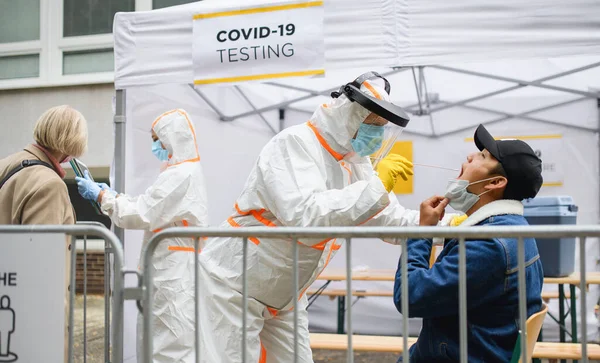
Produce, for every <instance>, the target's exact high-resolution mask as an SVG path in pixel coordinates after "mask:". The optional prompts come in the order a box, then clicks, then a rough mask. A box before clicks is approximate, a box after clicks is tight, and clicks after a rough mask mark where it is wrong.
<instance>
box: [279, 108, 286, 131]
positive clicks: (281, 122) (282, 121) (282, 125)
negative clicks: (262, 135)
mask: <svg viewBox="0 0 600 363" xmlns="http://www.w3.org/2000/svg"><path fill="white" fill-rule="evenodd" d="M283 129H285V108H280V109H279V132H281V131H283Z"/></svg>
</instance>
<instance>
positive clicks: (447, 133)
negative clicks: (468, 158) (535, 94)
mask: <svg viewBox="0 0 600 363" xmlns="http://www.w3.org/2000/svg"><path fill="white" fill-rule="evenodd" d="M585 99H587V97H581V98H576V99H574V100H569V101H565V102H561V103H556V104H553V105H549V106H544V107H540V108H535V109H533V110H529V111H525V112H521V113H517V114H511V115H510V116H503V117H499V118H496V119H493V120H490V121H485V122H481V124H482V125H491V124H495V123H497V122H500V121H505V120H510V119H511V118H519V117H522V116H525V115H529V114H532V113H536V112H541V111H545V110H550V109H552V108H556V107H561V106H565V105H570V104H572V103H577V102H581V101H583V100H585ZM561 126H566V125H561ZM569 127H571V126H570V125H569ZM472 129H473V125H471V126H467V127H462V128H460V129H456V130H452V131H448V132H445V133H443V134H440V135H438V136H448V135H454V134H459V133H461V132H464V131H468V130H472Z"/></svg>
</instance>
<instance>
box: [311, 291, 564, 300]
mask: <svg viewBox="0 0 600 363" xmlns="http://www.w3.org/2000/svg"><path fill="white" fill-rule="evenodd" d="M316 293H317V290H308V291H307V292H306V294H307V295H308V296H310V295H314V294H316ZM319 294H320V295H323V296H329V297H338V296H346V289H325V290H323V291H321V292H320V293H319ZM352 296H360V297H365V296H379V297H393V296H394V292H393V291H391V290H352ZM570 297H571V294H569V293H568V292H567V293H565V298H567V299H569V298H570ZM551 299H558V291H552V292H542V300H544V301H545V302H548V301H550V300H551Z"/></svg>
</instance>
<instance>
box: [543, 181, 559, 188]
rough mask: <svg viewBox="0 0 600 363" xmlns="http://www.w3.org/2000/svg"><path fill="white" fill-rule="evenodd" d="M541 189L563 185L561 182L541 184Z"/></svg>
mask: <svg viewBox="0 0 600 363" xmlns="http://www.w3.org/2000/svg"><path fill="white" fill-rule="evenodd" d="M542 186H543V187H562V186H563V183H562V182H555V183H543V184H542Z"/></svg>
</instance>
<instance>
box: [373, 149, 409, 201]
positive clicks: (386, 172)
mask: <svg viewBox="0 0 600 363" xmlns="http://www.w3.org/2000/svg"><path fill="white" fill-rule="evenodd" d="M412 168H413V164H412V163H411V162H410V161H408V159H407V158H405V157H404V156H402V155H398V154H389V155H388V156H386V157H385V158H383V159H381V161H379V163H378V164H377V174H378V176H379V179H381V182H382V183H383V186H384V187H385V190H387V192H388V193H389V192H391V191H392V189H394V185H396V180H397V179H398V176H400V177H402V179H404V181H407V180H408V175H414V173H413V170H412Z"/></svg>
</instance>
